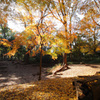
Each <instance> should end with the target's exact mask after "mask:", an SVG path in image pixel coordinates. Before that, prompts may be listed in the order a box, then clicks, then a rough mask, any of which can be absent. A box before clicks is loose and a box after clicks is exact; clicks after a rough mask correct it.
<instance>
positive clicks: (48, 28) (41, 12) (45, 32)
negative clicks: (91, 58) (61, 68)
mask: <svg viewBox="0 0 100 100" xmlns="http://www.w3.org/2000/svg"><path fill="white" fill-rule="evenodd" d="M18 4H19V6H21V8H20V9H19V10H20V11H22V13H23V10H24V12H25V13H24V14H22V15H21V16H19V18H20V21H22V23H24V25H25V30H24V31H23V32H21V33H17V34H16V35H15V40H13V41H12V45H13V46H12V50H11V51H10V52H8V55H15V53H16V52H17V50H18V49H19V48H20V46H22V45H23V46H24V47H25V48H26V49H27V50H28V52H27V53H26V54H29V55H30V56H35V55H36V54H37V53H40V74H39V80H41V71H42V70H41V69H42V55H44V54H45V53H46V52H45V51H44V50H43V47H44V46H48V44H49V39H50V37H52V36H51V33H52V32H53V31H54V29H53V25H52V24H51V21H50V19H49V18H48V17H49V16H48V15H49V10H48V8H49V5H50V2H48V1H45V2H39V1H35V0H34V2H33V1H31V2H30V1H27V2H25V1H24V0H23V1H21V2H20V1H18ZM20 4H21V5H20ZM33 5H35V6H33ZM17 19H18V18H17ZM21 19H22V20H21Z"/></svg>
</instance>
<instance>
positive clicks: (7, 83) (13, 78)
mask: <svg viewBox="0 0 100 100" xmlns="http://www.w3.org/2000/svg"><path fill="white" fill-rule="evenodd" d="M69 67H70V69H68V70H65V71H61V72H58V73H57V75H54V74H53V73H54V72H55V71H56V70H57V68H54V69H53V70H52V74H50V75H49V74H48V73H47V72H48V70H50V68H49V67H45V66H43V68H42V80H44V83H43V82H42V81H41V82H40V83H42V84H44V86H42V87H41V86H40V83H38V76H39V66H38V65H36V64H23V63H21V62H12V61H0V92H2V91H4V90H8V87H10V90H11V89H12V88H14V87H13V86H15V87H16V86H17V87H18V86H19V87H21V86H22V85H23V88H27V87H29V86H31V85H25V84H29V83H33V82H37V83H36V84H38V85H39V87H41V88H37V89H36V90H37V91H38V90H39V89H40V90H42V88H43V87H44V90H43V91H46V92H47V91H48V88H49V87H52V86H53V85H52V86H51V84H49V83H52V80H53V83H54V85H56V84H58V85H60V88H61V84H62V82H65V83H63V84H67V85H69V83H71V85H72V78H77V77H80V79H81V80H82V79H86V80H94V81H95V80H97V79H99V85H100V73H99V72H100V65H97V64H72V65H69ZM58 68H59V66H58ZM85 76H86V77H85ZM87 76H88V77H87ZM83 77H84V78H83ZM67 78H68V79H70V80H68V79H67ZM49 79H52V80H51V81H50V80H49ZM59 79H60V80H59ZM48 81H49V82H48ZM54 81H55V82H54ZM57 81H58V82H57ZM53 83H52V84H53ZM21 84H22V85H21ZM47 84H49V85H47ZM46 85H47V87H46ZM67 85H66V86H67ZM64 86H65V85H64ZM32 87H33V84H32ZM54 87H55V86H53V89H54ZM68 87H69V86H68ZM71 87H72V86H71ZM97 87H98V85H97ZM66 88H67V87H66ZM94 88H95V87H94ZM98 88H99V90H100V87H98ZM15 89H16V88H15ZM50 89H51V88H50ZM57 89H58V87H57ZM10 90H9V91H10ZM27 91H29V90H27ZM50 91H52V89H51V90H50ZM57 91H61V90H57ZM57 91H56V92H57ZM95 91H97V90H96V88H95V90H94V92H95ZM13 92H14V91H13ZM70 92H71V91H70ZM2 93H3V92H2ZM7 93H8V92H7ZM42 93H43V92H42ZM5 94H6V93H5ZM17 94H18V93H17ZM17 94H16V95H17ZM7 95H9V93H8V94H7ZM18 95H19V94H18ZM35 95H37V94H35ZM43 95H44V94H43ZM48 95H50V94H48ZM74 95H75V93H74ZM94 95H95V94H94ZM0 96H1V95H0ZM56 96H58V95H56ZM72 96H73V95H72ZM24 97H25V94H24ZM63 97H64V96H63ZM0 98H2V97H0ZM53 98H55V100H56V97H55V95H54V97H53ZM57 98H58V97H57ZM3 99H4V98H3ZM3 99H0V100H3ZM24 99H25V98H24ZM24 99H22V98H21V99H18V100H24ZM51 99H52V98H51ZM60 99H61V98H60ZM6 100H7V99H6ZM8 100H13V99H8ZM16 100H17V99H16ZM25 100H26V99H25ZM27 100H31V99H27ZM32 100H35V99H32ZM36 100H39V99H36ZM41 100H42V99H41ZM48 100H49V99H48ZM52 100H53V99H52ZM63 100H67V99H66V98H65V99H64V98H63ZM68 100H69V99H68ZM72 100H74V99H72ZM95 100H96V99H95ZM98 100H99V99H98Z"/></svg>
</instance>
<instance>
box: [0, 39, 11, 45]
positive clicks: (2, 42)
mask: <svg viewBox="0 0 100 100" xmlns="http://www.w3.org/2000/svg"><path fill="white" fill-rule="evenodd" d="M0 44H2V45H4V46H5V47H10V46H11V43H10V42H9V41H8V40H7V39H1V41H0Z"/></svg>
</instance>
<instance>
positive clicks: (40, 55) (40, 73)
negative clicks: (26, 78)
mask: <svg viewBox="0 0 100 100" xmlns="http://www.w3.org/2000/svg"><path fill="white" fill-rule="evenodd" d="M41 48H42V47H41ZM41 75H42V49H41V51H40V73H39V80H41Z"/></svg>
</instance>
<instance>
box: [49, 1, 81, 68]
mask: <svg viewBox="0 0 100 100" xmlns="http://www.w3.org/2000/svg"><path fill="white" fill-rule="evenodd" d="M51 4H52V7H51V8H50V11H51V14H52V16H53V17H54V18H55V20H58V21H59V22H60V25H62V27H61V28H63V29H62V30H61V29H60V30H58V33H57V36H58V37H59V40H58V41H61V40H63V41H62V43H60V45H61V44H62V45H63V50H62V51H61V52H62V54H63V64H64V68H67V69H68V65H67V53H70V51H71V44H72V42H73V40H74V38H76V35H75V33H74V31H73V26H74V18H75V16H76V12H77V9H78V6H79V4H80V2H79V1H78V0H54V1H52V2H51ZM60 45H59V46H58V48H59V47H60Z"/></svg>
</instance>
